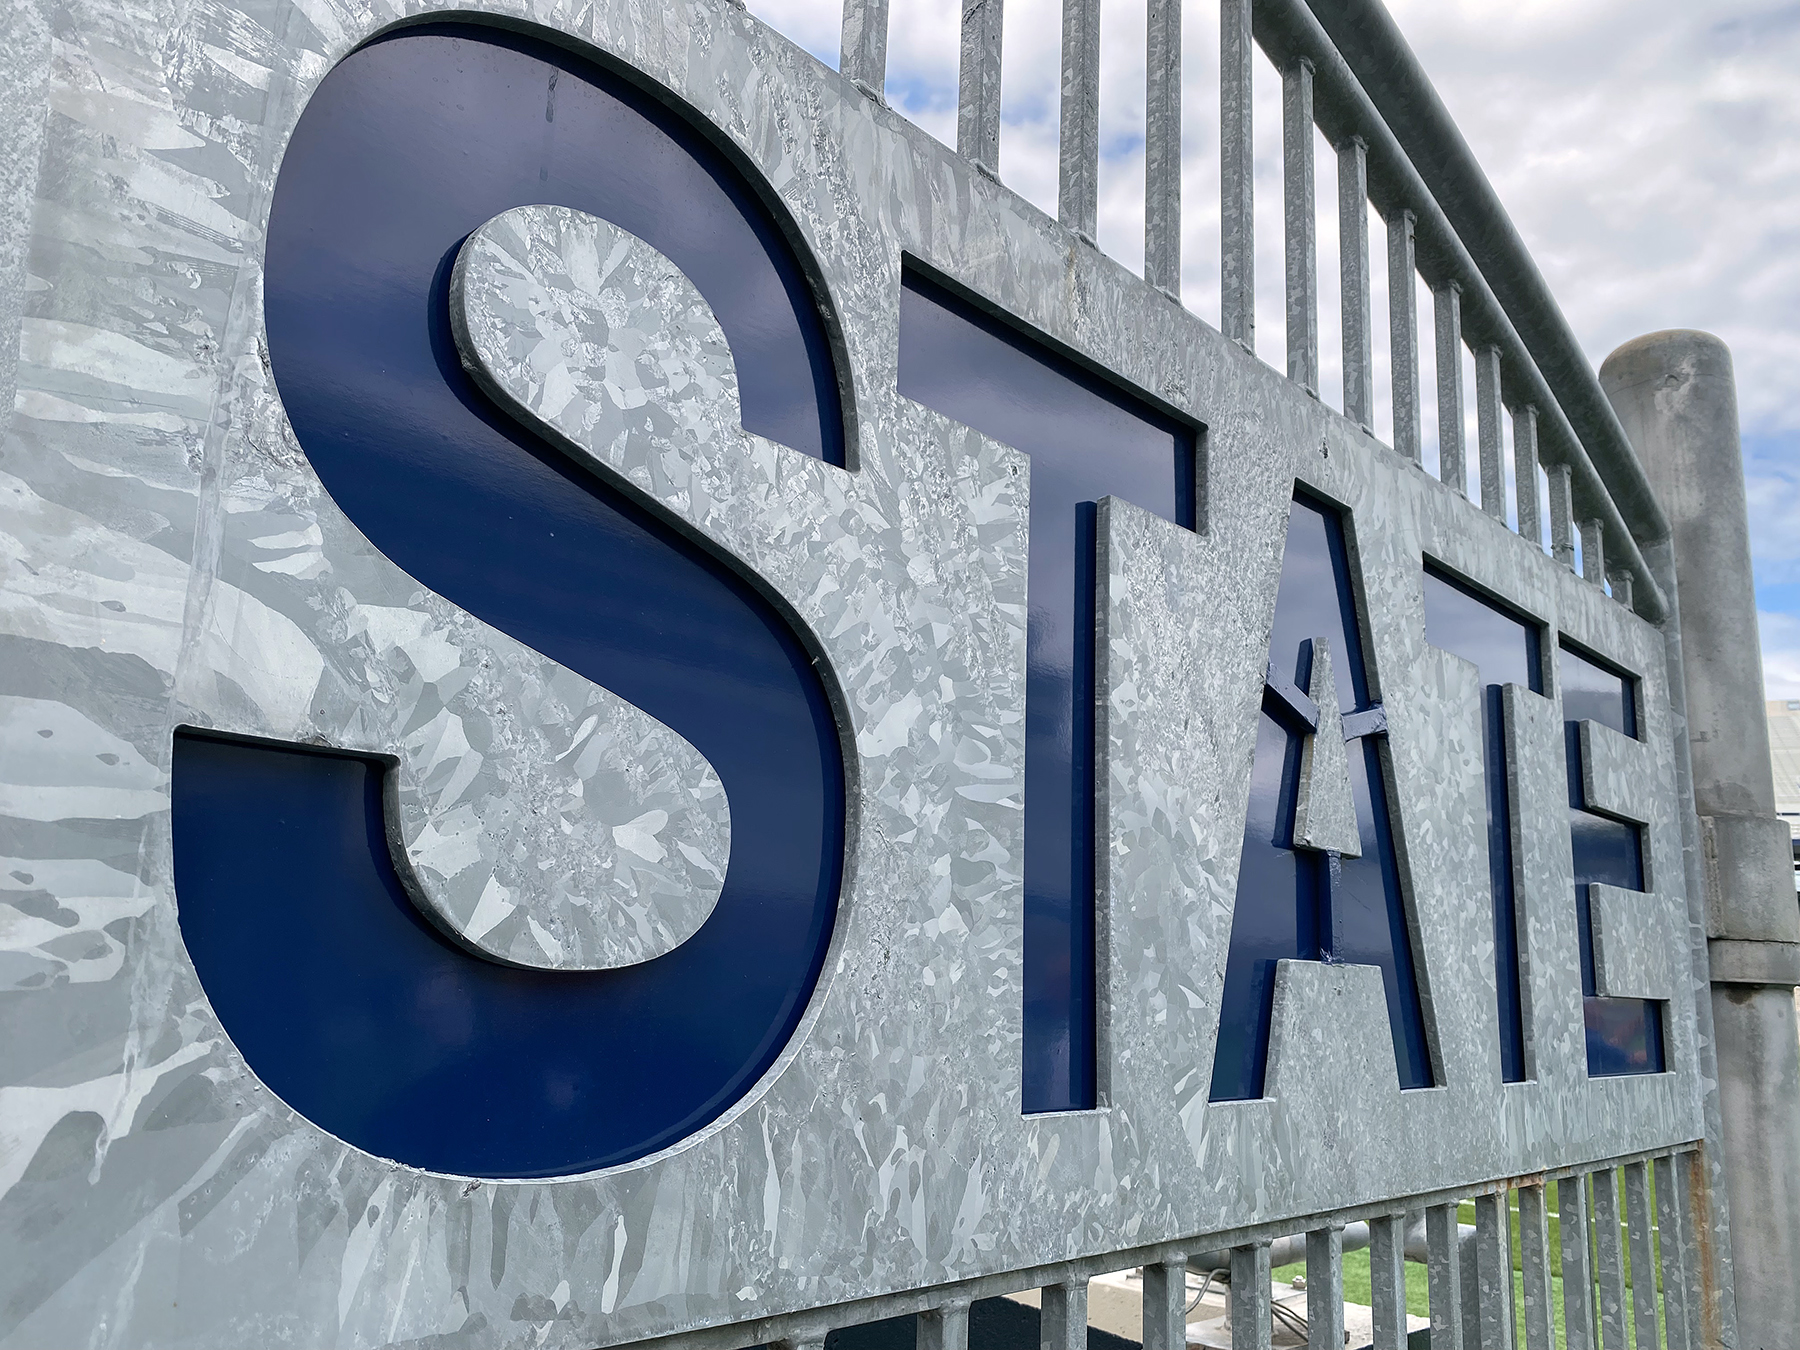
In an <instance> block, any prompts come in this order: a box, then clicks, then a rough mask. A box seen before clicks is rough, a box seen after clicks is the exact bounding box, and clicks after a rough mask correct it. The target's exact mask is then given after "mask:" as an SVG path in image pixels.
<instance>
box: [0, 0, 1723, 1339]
mask: <svg viewBox="0 0 1800 1350" xmlns="http://www.w3.org/2000/svg"><path fill="white" fill-rule="evenodd" d="M9 59H10V60H11V61H13V62H14V63H15V69H17V70H18V71H21V72H23V75H22V76H21V78H20V79H19V80H18V82H17V86H16V87H17V88H19V89H23V90H27V91H29V90H31V89H36V88H42V89H43V90H44V91H45V92H44V93H43V95H42V97H43V98H44V99H47V102H48V107H49V109H50V111H49V113H48V115H47V117H46V116H42V113H41V108H38V109H36V110H35V111H34V110H33V109H32V108H31V107H30V106H28V107H27V110H26V112H25V113H24V114H22V115H21V116H20V118H19V120H18V121H17V122H16V123H15V124H14V125H12V126H10V127H9V128H8V129H7V135H8V136H9V137H10V138H11V141H13V142H17V143H21V144H23V145H24V146H25V148H26V151H27V153H26V155H25V158H24V160H23V161H22V162H31V163H36V164H37V165H38V166H39V167H38V170H37V175H36V179H35V185H34V186H31V187H29V189H28V190H27V191H26V193H25V195H24V196H23V197H22V198H21V203H16V204H15V205H18V206H19V210H18V212H17V213H16V214H15V218H16V219H18V220H21V221H28V222H29V240H30V244H29V267H28V278H29V279H28V283H27V286H26V291H25V294H24V298H23V302H22V304H23V311H22V318H21V319H20V341H19V348H18V350H19V359H18V362H17V390H18V397H17V412H16V414H15V415H14V417H13V419H12V421H11V423H10V425H9V429H8V434H7V442H6V450H5V458H4V460H3V461H0V515H3V517H4V526H3V527H0V540H3V541H4V544H5V549H6V553H5V565H6V572H5V577H4V584H3V586H0V683H3V687H0V816H3V817H4V819H3V820H0V840H3V844H0V853H4V855H5V865H4V867H3V868H0V873H4V875H3V876H0V905H4V906H5V908H4V909H3V910H0V912H3V913H4V914H5V915H6V923H5V925H4V928H3V930H0V931H3V933H4V944H5V945H4V950H5V953H6V957H5V959H6V971H7V976H6V980H7V985H6V988H7V992H6V994H5V1011H4V1014H3V1017H4V1022H3V1025H4V1028H5V1035H4V1036H3V1037H0V1084H3V1086H0V1133H3V1138H4V1145H3V1146H0V1197H3V1198H0V1251H3V1252H4V1253H5V1254H6V1259H5V1261H4V1263H0V1293H3V1295H4V1297H3V1298H0V1344H6V1345H17V1346H52V1345H55V1346H60V1345H68V1344H77V1343H86V1342H87V1341H89V1340H90V1339H92V1338H94V1337H95V1336H102V1337H104V1338H106V1339H109V1340H110V1341H112V1342H113V1343H118V1344H128V1345H139V1344H142V1345H148V1344H157V1345H176V1346H196V1347H198V1346H228V1345H229V1346H237V1345H242V1344H245V1343H247V1342H249V1341H250V1340H257V1341H259V1342H262V1343H269V1344H293V1345H304V1346H323V1345H345V1346H349V1345H405V1344H419V1345H438V1346H466V1347H470V1348H471V1350H474V1348H476V1347H486V1346H500V1345H513V1344H523V1343H531V1344H537V1345H544V1346H560V1347H576V1346H592V1345H616V1344H623V1343H627V1342H633V1341H639V1340H645V1339H649V1338H655V1337H663V1336H669V1335H674V1334H678V1333H702V1332H705V1331H706V1329H709V1328H726V1330H725V1331H722V1332H720V1333H718V1338H719V1343H720V1344H724V1343H726V1342H728V1341H729V1342H732V1343H740V1344H749V1343H752V1342H755V1341H757V1340H760V1339H763V1338H765V1337H767V1336H777V1335H781V1336H789V1335H800V1334H802V1331H803V1329H804V1328H805V1327H808V1326H815V1325H819V1326H822V1325H824V1323H823V1322H816V1320H815V1322H807V1321H805V1315H808V1314H811V1313H813V1312H815V1311H816V1310H822V1309H836V1310H837V1311H835V1312H834V1313H831V1314H830V1316H829V1317H828V1318H827V1320H836V1321H850V1320H856V1319H857V1318H858V1317H862V1316H874V1315H879V1314H880V1313H881V1312H882V1311H883V1310H901V1309H905V1308H908V1307H914V1306H917V1307H926V1306H932V1305H933V1302H934V1298H935V1296H932V1297H927V1296H926V1295H925V1294H919V1295H918V1296H917V1297H916V1298H914V1301H913V1302H911V1303H908V1302H907V1299H908V1298H909V1297H913V1296H914V1294H915V1292H916V1291H933V1290H936V1291H940V1292H941V1291H942V1290H943V1289H944V1288H946V1287H949V1288H951V1289H952V1290H955V1289H967V1290H979V1289H981V1288H985V1287H986V1286H983V1285H982V1284H981V1281H982V1280H984V1279H987V1280H990V1281H991V1280H993V1279H996V1278H998V1277H1002V1276H1005V1277H1008V1278H1010V1279H1011V1281H1012V1284H1011V1286H1009V1287H1017V1286H1021V1285H1024V1284H1028V1283H1030V1282H1032V1280H1034V1279H1038V1278H1040V1277H1041V1278H1044V1279H1049V1278H1052V1277H1053V1276H1054V1274H1055V1272H1056V1271H1057V1270H1058V1269H1062V1268H1064V1264H1063V1263H1068V1262H1080V1261H1082V1260H1084V1259H1087V1258H1093V1257H1098V1256H1107V1255H1117V1256H1119V1257H1120V1259H1121V1261H1123V1262H1126V1263H1130V1262H1141V1261H1147V1260H1168V1259H1174V1258H1176V1257H1177V1256H1179V1254H1180V1253H1182V1252H1183V1251H1185V1250H1187V1249H1189V1248H1191V1247H1196V1246H1206V1247H1217V1246H1221V1245H1229V1244H1228V1243H1227V1242H1226V1241H1225V1240H1224V1239H1223V1238H1221V1236H1220V1235H1225V1237H1229V1235H1231V1234H1232V1233H1235V1232H1241V1231H1243V1230H1247V1229H1249V1228H1251V1227H1253V1226H1255V1225H1262V1224H1271V1223H1276V1222H1279V1221H1287V1220H1292V1221H1294V1222H1295V1224H1296V1225H1297V1226H1303V1221H1304V1220H1306V1219H1308V1218H1309V1217H1312V1216H1318V1215H1325V1214H1338V1215H1342V1214H1343V1213H1346V1212H1366V1213H1376V1212H1385V1211H1386V1210H1392V1209H1394V1208H1397V1207H1401V1206H1402V1202H1405V1203H1423V1201H1421V1200H1420V1199H1419V1198H1420V1197H1430V1196H1441V1195H1444V1194H1449V1193H1453V1192H1455V1191H1456V1189H1457V1188H1459V1187H1461V1188H1468V1187H1471V1186H1479V1185H1482V1184H1484V1183H1487V1182H1490V1181H1495V1180H1500V1179H1504V1178H1509V1177H1517V1176H1522V1175H1526V1174H1530V1173H1533V1172H1537V1171H1540V1170H1543V1169H1546V1168H1554V1167H1558V1166H1565V1165H1569V1164H1574V1163H1581V1162H1588V1161H1594V1162H1597V1161H1600V1160H1603V1159H1612V1158H1619V1157H1624V1156H1628V1155H1633V1154H1639V1153H1642V1152H1645V1151H1652V1150H1657V1149H1664V1148H1667V1147H1669V1146H1671V1145H1677V1144H1684V1143H1687V1142H1689V1141H1692V1140H1695V1139H1697V1138H1699V1137H1700V1135H1701V1133H1702V1124H1701V1107H1700V1078H1699V1073H1698V1069H1697V1058H1696V1054H1697V1050H1696V1032H1695V1021H1694V1017H1695V1014H1694V1004H1693V998H1692V991H1691V988H1690V980H1691V975H1690V973H1689V969H1688V966H1687V963H1686V961H1685V959H1684V953H1685V951H1686V945H1687V943H1688V941H1689V933H1688V912H1689V910H1688V903H1687V897H1686V890H1685V885H1684V881H1683V873H1682V866H1681V852H1680V851H1681V831H1680V828H1679V822H1678V815H1677V811H1678V799H1677V795H1676V782H1675V764H1674V733H1673V728H1672V726H1671V711H1670V701H1669V694H1668V689H1667V686H1666V679H1665V673H1664V671H1665V667H1664V651H1663V643H1662V639H1661V636H1660V634H1658V633H1657V632H1656V630H1654V629H1653V628H1651V627H1650V626H1649V625H1648V624H1646V623H1645V622H1644V621H1643V620H1641V619H1639V618H1638V617H1637V616H1635V615H1634V614H1633V613H1632V612H1631V611H1630V610H1629V609H1628V608H1627V607H1626V606H1624V605H1622V604H1620V603H1617V602H1616V601H1614V600H1612V599H1610V598H1609V597H1608V596H1607V595H1606V594H1605V593H1604V592H1603V591H1601V590H1599V589H1598V588H1596V587H1595V586H1593V585H1590V584H1588V583H1587V582H1585V581H1583V580H1582V579H1581V578H1580V577H1577V576H1576V575H1574V574H1573V573H1572V572H1570V571H1569V570H1568V568H1567V567H1565V566H1563V565H1561V564H1560V563H1558V562H1557V561H1555V560H1554V559H1552V558H1550V557H1547V556H1545V555H1544V553H1543V552H1542V551H1541V550H1540V549H1539V548H1537V547H1535V546H1534V545H1533V544H1532V543H1530V542H1527V541H1526V540H1524V539H1521V538H1520V537H1519V536H1517V535H1515V534H1513V533H1512V532H1510V531H1509V530H1507V529H1506V527H1505V525H1504V522H1503V521H1499V520H1495V519H1493V518H1492V517H1491V516H1489V515H1487V514H1484V513H1482V512H1481V511H1480V510H1478V509H1477V508H1474V507H1472V506H1471V505H1470V504H1469V503H1468V502H1467V501H1466V500H1465V499H1464V498H1463V497H1461V496H1460V495H1459V494H1457V493H1456V492H1454V491H1452V490H1451V489H1450V488H1448V487H1446V486H1445V485H1443V484H1441V483H1439V482H1437V481H1435V480H1433V479H1431V478H1429V477H1427V476H1426V475H1425V474H1424V473H1423V472H1422V471H1421V470H1420V469H1419V467H1418V466H1417V465H1416V464H1414V463H1413V462H1411V461H1410V460H1408V459H1406V458H1403V457H1401V456H1397V455H1395V454H1394V453H1393V452H1392V451H1390V450H1388V449H1387V448H1386V447H1384V446H1382V445H1381V444H1379V443H1378V442H1377V441H1376V440H1375V439H1374V438H1373V437H1372V436H1370V435H1369V434H1368V433H1367V432H1366V431H1365V430H1363V429H1362V428H1361V427H1359V426H1357V425H1354V424H1352V423H1351V422H1349V421H1347V420H1345V419H1344V418H1342V417H1341V416H1339V415H1338V414H1336V413H1334V412H1332V411H1331V410H1330V409H1328V408H1326V407H1324V406H1322V405H1321V404H1320V403H1319V402H1318V401H1317V400H1316V399H1314V398H1312V397H1310V396H1308V395H1307V394H1306V393H1305V392H1304V391H1303V390H1300V389H1299V388H1298V387H1296V386H1294V385H1292V384H1290V383H1288V382H1287V381H1286V380H1285V379H1283V378H1282V377H1281V376H1280V375H1278V374H1277V373H1276V372H1275V371H1273V370H1271V369H1269V368H1268V367H1266V366H1264V365H1263V364H1262V363H1260V362H1259V361H1258V360H1257V359H1256V358H1255V357H1254V356H1253V355H1252V354H1250V353H1249V352H1248V351H1246V350H1245V349H1244V348H1243V347H1242V346H1240V345H1239V344H1238V343H1236V342H1233V341H1228V340H1226V339H1225V338H1223V337H1222V336H1221V335H1220V334H1219V333H1218V332H1216V331H1215V330H1213V329H1212V328H1211V327H1209V326H1208V325H1206V324H1205V323H1203V322H1201V321H1200V320H1199V319H1197V318H1196V317H1194V316H1193V315H1191V314H1189V313H1188V312H1186V311H1184V310H1183V309H1182V308H1180V307H1179V306H1178V305H1176V304H1174V303H1172V302H1171V300H1170V299H1169V298H1168V297H1167V296H1166V295H1165V294H1163V293H1162V292H1160V291H1157V290H1154V289H1151V288H1149V287H1147V286H1145V285H1144V284H1143V282H1142V281H1141V280H1140V279H1139V278H1137V277H1135V276H1133V275H1130V274H1128V273H1127V272H1125V271H1124V270H1123V269H1121V268H1120V267H1118V266H1117V265H1116V264H1114V263H1112V262H1111V261H1109V260H1107V259H1106V258H1104V257H1103V256H1102V255H1100V254H1099V253H1098V252H1097V251H1095V250H1094V249H1093V248H1092V247H1091V245H1089V244H1086V243H1084V242H1082V241H1081V240H1080V239H1079V238H1078V237H1077V236H1075V235H1073V234H1071V233H1069V232H1067V231H1065V230H1063V229H1062V228H1061V227H1060V226H1058V225H1056V224H1055V223H1054V222H1051V221H1050V220H1048V219H1047V218H1045V217H1044V216H1042V215H1041V214H1040V213H1039V212H1037V211H1036V210H1035V209H1033V208H1032V207H1030V206H1029V205H1027V204H1025V203H1024V202H1023V201H1021V200H1020V199H1019V198H1017V197H1015V196H1014V195H1013V194H1011V193H1010V192H1008V191H1007V190H1006V189H1004V188H1003V187H1001V186H1000V185H999V184H998V183H996V182H995V181H993V180H992V178H991V177H990V176H988V175H987V174H985V173H984V172H982V171H979V170H978V169H976V168H975V167H974V166H973V165H972V164H971V163H969V162H968V161H965V160H963V159H960V158H958V157H957V156H956V155H954V154H953V153H951V152H950V151H949V150H947V149H945V148H944V147H942V146H940V145H938V144H937V143H936V142H934V141H932V140H931V139H930V138H928V137H927V136H925V135H924V134H923V133H921V132H919V131H918V130H917V129H916V128H913V127H911V126H910V125H908V124H907V123H906V122H905V121H903V120H902V119H901V118H899V117H898V116H896V115H895V114H893V113H892V112H891V111H889V110H888V109H886V108H885V107H883V106H881V105H880V104H879V103H877V102H875V101H874V100H872V99H870V98H869V97H867V96H866V95H865V94H864V93H862V92H861V91H859V90H858V89H857V88H856V87H854V86H853V85H852V84H851V83H850V82H848V81H847V80H845V79H843V78H840V77H839V76H838V75H837V74H835V73H834V72H832V71H830V70H828V69H826V68H824V67H823V66H821V65H820V64H819V63H818V62H816V61H815V60H813V58H811V57H809V56H807V55H805V54H804V53H801V52H799V51H798V50H796V49H795V48H793V47H791V46H790V45H788V44H787V43H786V42H784V41H783V40H781V39H779V38H778V37H776V36H774V35H773V34H771V33H770V32H769V31H768V30H767V29H766V28H764V27H763V26H762V25H760V24H759V23H758V22H757V21H755V20H754V19H752V18H750V17H749V16H748V15H746V14H744V13H743V12H741V11H740V10H738V9H736V8H734V7H732V6H731V5H729V4H715V3H710V2H708V0H699V2H698V3H693V4H689V5H685V6H678V7H650V8H645V7H642V6H637V5H632V4H626V3H603V4H599V5H595V6H590V7H584V8H581V9H579V10H571V9H568V8H567V7H563V6H559V5H552V4H541V5H540V4H520V5H517V6H496V7H495V8H494V9H493V10H491V11H482V12H476V11H474V10H468V11H458V12H457V13H456V14H454V15H446V14H443V13H440V12H437V11H428V10H426V9H424V8H423V7H408V6H393V7H389V6H376V5H365V4H341V3H335V2H333V0H296V2H295V3H292V4H290V3H287V0H251V2H249V3H233V2H231V0H222V3H219V4H214V5H210V6H207V7H204V8H195V9H190V10H184V11H182V12H181V13H179V14H173V13H171V14H163V13H161V12H157V13H154V14H152V13H151V12H149V11H140V10H135V9H132V8H131V7H130V6H128V5H122V4H121V3H119V0H82V2H81V3H77V4H75V5H73V6H72V7H70V8H68V9H67V10H66V11H65V14H64V18H63V19H59V27H57V28H56V30H55V31H54V33H52V32H49V31H42V32H39V33H38V34H37V36H36V41H35V46H34V45H33V44H32V43H30V42H27V43H24V44H23V45H22V47H21V49H20V50H16V51H15V52H14V53H13V55H12V56H11V57H10V58H9ZM46 80H47V84H46V83H44V81H46ZM34 81H35V83H34ZM26 102H27V104H28V105H29V99H27V100H26ZM1640 1171H1641V1169H1640ZM1203 1239H1204V1241H1203ZM1265 1259H1266V1258H1265ZM995 1287H997V1286H995ZM796 1319H798V1320H796ZM797 1328H798V1329H801V1330H797Z"/></svg>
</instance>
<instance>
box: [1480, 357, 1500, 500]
mask: <svg viewBox="0 0 1800 1350" xmlns="http://www.w3.org/2000/svg"><path fill="white" fill-rule="evenodd" d="M1500 412H1501V408H1500V349H1499V348H1498V347H1496V346H1494V345H1493V344H1492V343H1488V344H1486V345H1484V346H1483V347H1482V348H1481V349H1480V350H1479V351H1477V352H1476V353H1475V444H1476V447H1477V449H1478V451H1479V453H1480V455H1481V509H1482V510H1483V511H1486V512H1487V513H1488V514H1489V515H1490V516H1493V517H1494V518H1495V519H1496V520H1505V519H1506V441H1505V437H1504V436H1503V435H1502V434H1501V430H1500Z"/></svg>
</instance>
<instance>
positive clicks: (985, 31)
mask: <svg viewBox="0 0 1800 1350" xmlns="http://www.w3.org/2000/svg"><path fill="white" fill-rule="evenodd" d="M1003 19H1004V15H1003V12H1002V6H1001V0H962V65H961V68H960V69H959V71H958V76H957V83H956V152H957V153H958V154H959V155H961V156H963V158H965V159H968V160H972V161H973V162H974V164H975V167H976V168H978V169H983V170H985V171H986V172H987V174H988V175H989V177H992V178H998V177H999V176H1000V30H1001V25H1002V22H1003Z"/></svg>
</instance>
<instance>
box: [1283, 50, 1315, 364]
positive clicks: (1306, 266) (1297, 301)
mask: <svg viewBox="0 0 1800 1350" xmlns="http://www.w3.org/2000/svg"><path fill="white" fill-rule="evenodd" d="M1281 167H1282V174H1281V188H1282V191H1281V202H1282V210H1283V215H1284V221H1285V224H1286V243H1287V373H1288V378H1289V379H1290V380H1292V381H1293V382H1294V383H1295V384H1298V385H1300V386H1301V387H1302V388H1304V389H1305V390H1307V392H1309V393H1314V394H1316V393H1318V392H1319V242H1318V207H1317V203H1316V202H1315V200H1314V197H1313V182H1314V170H1313V64H1312V62H1311V61H1308V60H1307V59H1306V58H1305V57H1304V56H1302V57H1300V58H1299V59H1298V60H1296V61H1295V62H1294V63H1293V64H1292V65H1290V66H1288V68H1287V69H1286V70H1284V71H1282V72H1281Z"/></svg>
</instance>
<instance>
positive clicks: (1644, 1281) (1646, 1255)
mask: <svg viewBox="0 0 1800 1350" xmlns="http://www.w3.org/2000/svg"><path fill="white" fill-rule="evenodd" d="M1651 1225H1652V1220H1651V1218H1650V1164H1649V1163H1646V1162H1630V1163H1626V1164H1625V1234H1626V1237H1627V1239H1628V1240H1629V1241H1630V1243H1631V1314H1632V1320H1633V1322H1634V1323H1635V1324H1636V1325H1635V1329H1636V1331H1637V1350H1658V1336H1657V1331H1656V1254H1655V1245H1656V1244H1655V1242H1654V1241H1653V1240H1652V1237H1651Z"/></svg>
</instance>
